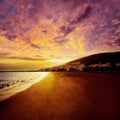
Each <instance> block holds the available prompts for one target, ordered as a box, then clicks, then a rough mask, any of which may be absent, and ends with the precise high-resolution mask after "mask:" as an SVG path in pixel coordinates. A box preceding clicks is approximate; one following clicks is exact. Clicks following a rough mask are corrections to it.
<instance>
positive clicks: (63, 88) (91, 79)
mask: <svg viewBox="0 0 120 120" xmlns="http://www.w3.org/2000/svg"><path fill="white" fill-rule="evenodd" d="M119 79H120V74H119V73H73V72H69V73H65V72H61V73H59V72H58V73H50V74H49V75H48V76H47V77H46V78H45V79H44V80H42V81H40V82H39V83H37V84H34V85H33V86H32V87H30V88H29V89H27V90H25V91H23V92H21V93H18V94H16V95H14V96H12V97H11V98H8V99H7V100H4V101H2V102H0V120H120V112H119V111H120V80H119Z"/></svg>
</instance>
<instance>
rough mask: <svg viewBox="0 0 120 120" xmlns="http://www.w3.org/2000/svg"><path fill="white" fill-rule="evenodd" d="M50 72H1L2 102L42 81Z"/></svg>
mask: <svg viewBox="0 0 120 120" xmlns="http://www.w3.org/2000/svg"><path fill="white" fill-rule="evenodd" d="M47 74H48V72H0V101H1V100H3V99H6V98H8V97H10V96H11V95H14V94H16V93H18V92H20V91H23V90H25V89H27V88H28V87H30V86H31V85H33V84H34V83H36V82H38V81H40V80H42V79H43V78H44V77H45V76H46V75H47Z"/></svg>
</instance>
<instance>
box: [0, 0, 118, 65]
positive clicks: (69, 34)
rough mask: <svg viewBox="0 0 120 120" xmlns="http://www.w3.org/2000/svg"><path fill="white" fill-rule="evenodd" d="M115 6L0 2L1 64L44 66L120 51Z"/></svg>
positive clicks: (113, 2)
mask: <svg viewBox="0 0 120 120" xmlns="http://www.w3.org/2000/svg"><path fill="white" fill-rule="evenodd" d="M119 6H120V0H0V63H4V61H5V59H8V58H9V59H12V58H14V60H15V58H16V59H17V60H26V59H27V60H33V61H34V60H39V61H45V64H43V66H44V65H45V66H46V60H47V61H49V62H50V63H51V61H52V60H53V61H52V62H55V61H57V62H56V63H58V64H59V63H62V61H63V63H64V62H65V60H66V61H69V60H71V59H76V58H80V57H83V56H86V55H89V54H94V53H99V52H111V51H120V7H119ZM1 61H2V62H1ZM60 61H61V62H60Z"/></svg>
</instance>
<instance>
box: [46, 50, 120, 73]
mask: <svg viewBox="0 0 120 120" xmlns="http://www.w3.org/2000/svg"><path fill="white" fill-rule="evenodd" d="M45 70H47V71H120V52H111V53H99V54H94V55H90V56H87V57H83V58H80V59H77V60H74V61H71V62H68V63H66V64H64V65H62V66H57V67H52V68H48V69H45Z"/></svg>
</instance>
